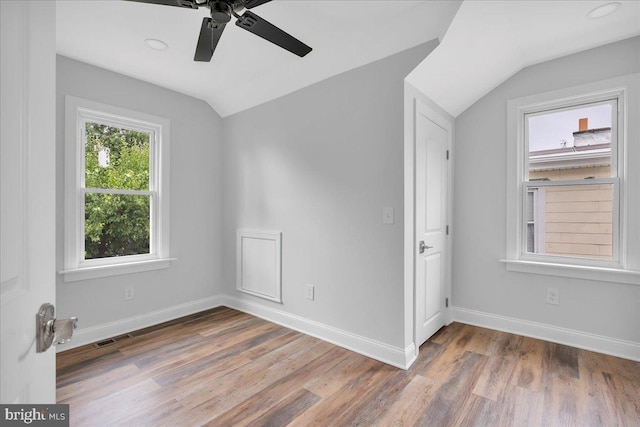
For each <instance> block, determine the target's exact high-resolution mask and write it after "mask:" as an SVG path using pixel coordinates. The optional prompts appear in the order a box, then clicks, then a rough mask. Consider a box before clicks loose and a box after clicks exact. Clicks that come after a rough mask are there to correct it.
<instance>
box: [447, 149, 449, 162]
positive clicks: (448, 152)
mask: <svg viewBox="0 0 640 427" xmlns="http://www.w3.org/2000/svg"><path fill="white" fill-rule="evenodd" d="M447 160H449V150H447Z"/></svg>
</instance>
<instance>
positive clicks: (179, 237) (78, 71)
mask: <svg viewBox="0 0 640 427" xmlns="http://www.w3.org/2000/svg"><path fill="white" fill-rule="evenodd" d="M65 95H72V96H76V97H80V98H85V99H89V100H92V101H97V102H102V103H105V104H110V105H113V106H116V107H122V108H127V109H130V110H135V111H140V112H143V113H147V114H153V115H157V116H161V117H165V118H168V119H169V120H170V126H171V256H172V257H176V258H177V261H175V262H173V263H172V265H171V267H170V268H169V269H165V270H156V271H152V272H143V273H135V274H128V275H121V276H113V277H108V278H102V279H93V280H86V281H79V282H69V283H65V282H64V281H63V280H62V277H61V276H60V275H58V280H57V309H58V313H57V314H58V317H66V316H78V318H79V319H80V323H79V327H80V328H88V327H92V326H96V325H101V324H105V323H109V322H114V321H119V320H121V319H125V318H129V317H134V316H140V315H144V314H146V313H149V312H152V311H158V310H163V309H166V308H168V307H173V306H177V305H180V304H185V303H189V302H191V301H196V300H199V299H203V298H210V297H212V296H213V295H216V294H219V293H220V292H221V290H222V287H221V285H220V283H221V276H222V267H221V259H222V254H221V234H222V233H221V224H222V220H221V213H222V210H221V199H222V188H221V182H222V168H221V148H222V142H221V133H222V132H221V130H222V120H221V118H220V116H218V114H217V113H216V112H215V111H213V109H211V107H209V105H208V104H206V103H205V102H203V101H201V100H198V99H195V98H192V97H189V96H186V95H182V94H179V93H177V92H173V91H171V90H168V89H164V88H161V87H159V86H155V85H152V84H149V83H145V82H142V81H139V80H135V79H132V78H129V77H126V76H123V75H121V74H117V73H113V72H110V71H107V70H104V69H101V68H97V67H94V66H91V65H88V64H85V63H81V62H77V61H74V60H72V59H69V58H66V57H62V56H58V58H57V106H56V107H57V124H56V125H57V137H56V139H57V147H56V150H57V151H56V152H57V155H56V160H57V172H56V187H57V195H56V199H57V201H56V206H57V211H56V215H57V220H56V221H57V233H56V241H57V248H56V249H57V267H58V270H62V268H63V259H62V257H63V254H64V246H63V244H64V234H63V233H64V96H65ZM128 286H134V288H135V299H133V300H130V301H124V298H123V291H124V288H125V287H128Z"/></svg>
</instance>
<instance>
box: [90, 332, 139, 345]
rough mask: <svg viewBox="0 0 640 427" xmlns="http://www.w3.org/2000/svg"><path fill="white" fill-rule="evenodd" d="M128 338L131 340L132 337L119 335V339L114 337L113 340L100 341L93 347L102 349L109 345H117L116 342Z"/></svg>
mask: <svg viewBox="0 0 640 427" xmlns="http://www.w3.org/2000/svg"><path fill="white" fill-rule="evenodd" d="M127 338H131V335H129V334H124V335H118V336H117V337H113V338H107V339H106V340H102V341H98V342H97V343H95V344H93V346H94V347H96V348H102V347H105V346H107V345H111V344H115V343H116V342H119V341H122V340H126V339H127Z"/></svg>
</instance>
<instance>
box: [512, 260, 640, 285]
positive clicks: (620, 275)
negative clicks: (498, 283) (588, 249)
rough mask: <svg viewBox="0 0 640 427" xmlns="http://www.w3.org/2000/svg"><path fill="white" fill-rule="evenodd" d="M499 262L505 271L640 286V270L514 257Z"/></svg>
mask: <svg viewBox="0 0 640 427" xmlns="http://www.w3.org/2000/svg"><path fill="white" fill-rule="evenodd" d="M500 262H502V263H504V264H505V265H506V268H507V271H517V272H520V273H531V274H542V275H545V276H558V277H571V278H574V279H584V280H596V281H599V282H612V283H624V284H627V285H636V286H640V271H634V270H622V269H619V268H606V267H588V266H584V265H569V264H554V263H550V262H540V261H522V260H515V259H501V260H500Z"/></svg>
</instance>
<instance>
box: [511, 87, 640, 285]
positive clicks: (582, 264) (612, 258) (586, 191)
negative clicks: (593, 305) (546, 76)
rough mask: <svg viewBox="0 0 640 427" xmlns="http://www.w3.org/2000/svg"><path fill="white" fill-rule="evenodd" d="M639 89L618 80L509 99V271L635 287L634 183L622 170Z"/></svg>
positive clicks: (637, 281)
mask: <svg viewBox="0 0 640 427" xmlns="http://www.w3.org/2000/svg"><path fill="white" fill-rule="evenodd" d="M637 86H638V81H637V77H635V78H634V77H620V78H616V79H611V80H608V81H602V82H596V83H592V84H588V85H583V86H581V87H572V88H567V89H563V90H558V91H555V92H551V93H545V94H540V95H533V96H528V97H524V98H519V99H515V100H512V101H509V102H508V123H507V126H508V129H507V132H508V145H507V160H508V161H507V177H508V179H507V253H506V257H505V259H503V260H502V261H503V262H505V263H506V266H507V269H508V270H509V271H521V272H527V273H537V274H548V275H556V276H564V277H576V278H584V279H593V280H602V281H613V282H623V283H632V284H640V275H639V274H638V271H637V270H638V266H637V265H636V264H637V263H636V261H635V257H636V255H637V252H638V248H637V245H636V244H635V243H634V242H635V240H634V239H633V238H629V236H630V235H633V233H635V232H637V226H636V224H635V223H633V222H629V221H627V218H632V217H633V215H636V214H637V212H636V210H637V208H636V205H637V196H636V195H635V194H634V193H633V191H629V188H630V186H633V185H636V184H637V183H636V181H637V179H636V176H635V173H632V174H631V175H628V174H627V173H626V171H625V170H624V166H625V164H628V163H629V159H628V158H627V157H626V156H627V152H626V149H627V144H626V141H625V137H626V136H627V123H626V122H625V117H627V116H628V114H631V111H636V109H637V108H638V100H637V99H635V98H636V97H637V90H638V89H637ZM629 95H631V96H632V97H633V98H632V101H631V102H630V101H629V99H628V96H629ZM627 108H629V111H626V110H627ZM633 129H634V130H633V132H635V128H633ZM631 153H635V151H633V148H632V150H631ZM629 177H631V178H632V179H631V181H628V178H629ZM630 183H631V184H630Z"/></svg>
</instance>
